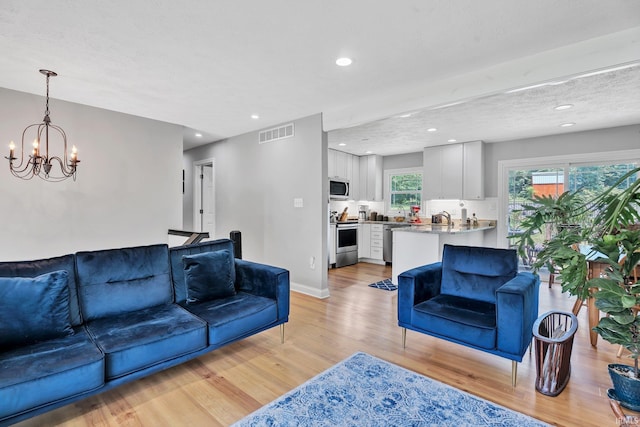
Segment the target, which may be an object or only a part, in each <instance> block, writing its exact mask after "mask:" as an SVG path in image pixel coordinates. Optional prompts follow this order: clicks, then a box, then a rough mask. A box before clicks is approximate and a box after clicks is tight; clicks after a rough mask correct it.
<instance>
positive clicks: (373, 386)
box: [234, 353, 549, 427]
mask: <svg viewBox="0 0 640 427" xmlns="http://www.w3.org/2000/svg"><path fill="white" fill-rule="evenodd" d="M247 426H271V427H276V426H333V427H337V426H367V427H370V426H385V427H386V426H438V427H440V426H456V427H461V426H473V427H478V426H503V427H505V426H518V427H534V426H535V427H538V426H549V424H545V423H543V422H540V421H538V420H536V419H534V418H531V417H528V416H526V415H524V414H521V413H519V412H514V411H512V410H510V409H507V408H505V407H503V406H499V405H496V404H495V403H491V402H489V401H486V400H483V399H481V398H479V397H475V396H473V395H471V394H468V393H466V392H464V391H461V390H458V389H455V388H453V387H450V386H448V385H446V384H442V383H440V382H438V381H435V380H432V379H429V378H427V377H424V376H422V375H419V374H416V373H415V372H412V371H409V370H407V369H404V368H402V367H400V366H396V365H393V364H391V363H388V362H385V361H384V360H380V359H377V358H375V357H373V356H370V355H368V354H366V353H355V354H354V355H352V356H351V357H349V358H348V359H346V360H343V361H342V362H340V363H338V364H337V365H335V366H333V367H331V368H329V369H328V370H326V371H324V372H323V373H321V374H319V375H317V376H316V377H314V378H312V379H310V380H309V381H307V382H306V383H304V384H302V385H301V386H299V387H297V388H295V389H293V390H292V391H290V392H289V393H287V394H285V395H284V396H282V397H280V398H279V399H277V400H275V401H273V402H271V403H270V404H268V405H266V406H264V407H262V408H260V409H258V410H257V411H256V412H254V413H252V414H250V415H249V416H247V417H246V418H244V419H242V420H240V421H238V422H237V423H236V424H234V427H247Z"/></svg>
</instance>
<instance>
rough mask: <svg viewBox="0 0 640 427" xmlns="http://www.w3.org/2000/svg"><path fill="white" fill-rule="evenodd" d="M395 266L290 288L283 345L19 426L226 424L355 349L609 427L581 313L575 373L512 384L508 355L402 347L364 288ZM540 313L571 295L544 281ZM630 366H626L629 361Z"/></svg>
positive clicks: (258, 339)
mask: <svg viewBox="0 0 640 427" xmlns="http://www.w3.org/2000/svg"><path fill="white" fill-rule="evenodd" d="M390 276H391V268H390V267H384V266H378V265H372V264H363V263H361V264H357V265H355V266H349V267H344V268H340V269H335V270H331V271H330V274H329V282H330V293H331V297H330V298H328V299H325V300H319V299H316V298H312V297H309V296H306V295H302V294H297V293H295V292H293V293H292V294H291V315H290V319H289V323H287V324H286V327H285V331H286V332H285V333H286V336H285V343H284V344H280V336H279V331H278V328H275V329H272V330H269V331H265V332H263V333H261V334H258V335H257V336H254V337H251V338H248V339H245V340H243V341H241V342H238V343H235V344H232V345H229V346H227V347H225V348H222V349H219V350H217V351H214V352H212V353H210V354H208V355H205V356H202V357H200V358H198V359H195V360H193V361H190V362H187V363H185V364H183V365H180V366H177V367H174V368H171V369H169V370H167V371H164V372H161V373H158V374H155V375H153V376H151V377H148V378H145V379H142V380H138V381H135V382H133V383H130V384H126V385H123V386H121V387H119V388H117V389H114V390H112V391H109V392H106V393H103V394H100V395H97V396H94V397H91V398H88V399H85V400H83V401H81V402H78V403H76V404H72V405H68V406H66V407H63V408H60V409H58V410H55V411H52V412H49V413H47V414H43V415H41V416H39V417H35V418H32V419H30V420H26V421H24V422H23V423H20V424H19V425H20V426H53V425H63V426H218V425H222V426H226V425H229V424H231V423H233V422H235V421H237V420H239V419H241V418H242V417H244V416H246V415H247V414H249V413H251V412H253V411H254V410H256V409H258V408H260V407H261V406H263V405H265V404H267V403H269V402H270V401H272V400H274V399H276V398H277V397H279V396H281V395H282V394H284V393H285V392H287V391H289V390H291V389H292V388H294V387H296V386H298V385H300V384H302V383H303V382H305V381H306V380H308V379H309V378H311V377H313V376H315V375H316V374H318V373H320V372H322V371H324V370H325V369H327V368H329V367H330V366H332V365H334V364H335V363H337V362H339V361H341V360H343V359H344V358H346V357H348V356H350V355H351V354H353V353H354V352H357V351H364V352H366V353H369V354H371V355H373V356H376V357H379V358H382V359H385V360H387V361H390V362H392V363H395V364H397V365H400V366H403V367H405V368H408V369H411V370H413V371H416V372H419V373H421V374H424V375H426V376H428V377H431V378H433V379H436V380H439V381H441V382H444V383H447V384H450V385H452V386H454V387H457V388H459V389H462V390H466V391H468V392H470V393H473V394H475V395H478V396H481V397H483V398H485V399H488V400H491V401H493V402H496V403H498V404H501V405H503V406H506V407H508V408H512V409H514V410H517V411H520V412H523V413H526V414H528V415H531V416H533V417H536V418H538V419H540V420H543V421H546V422H548V423H550V424H555V425H561V426H599V427H601V426H615V425H616V422H615V419H614V417H613V415H612V412H611V410H610V409H609V406H608V399H607V397H606V392H607V389H608V388H609V387H610V380H609V378H608V374H607V364H608V363H611V362H616V361H618V360H619V359H616V356H615V355H616V350H617V349H616V348H615V347H613V346H611V345H609V344H608V343H606V342H602V341H600V342H599V344H598V347H597V348H593V347H591V345H590V344H589V339H588V334H587V326H586V325H587V318H586V309H583V311H582V312H581V313H580V314H579V316H578V318H579V322H580V327H579V329H578V332H577V334H576V337H575V341H574V348H573V353H572V358H571V360H572V368H573V371H572V376H571V380H570V382H569V385H568V386H567V388H566V389H565V390H564V391H563V392H562V394H560V395H559V396H557V397H548V396H544V395H542V394H540V393H537V392H536V391H535V386H534V379H535V375H536V373H535V362H534V355H533V354H531V355H529V354H527V355H526V356H525V359H524V361H523V363H521V364H520V365H519V370H518V385H517V387H516V388H515V389H514V388H512V387H511V362H510V361H509V360H506V359H503V358H500V357H497V356H492V355H489V354H485V353H483V352H480V351H476V350H471V349H467V348H466V347H462V346H458V345H454V344H451V343H448V342H445V341H442V340H438V339H434V338H431V337H428V336H426V335H422V334H419V333H416V332H412V331H408V332H407V348H406V349H403V348H402V344H401V332H400V328H399V327H398V326H397V317H396V302H397V292H388V291H383V290H379V289H374V288H369V287H368V286H367V285H368V284H369V283H371V282H374V281H377V280H380V279H383V278H385V277H390ZM540 297H541V298H540V299H541V307H540V313H541V314H542V313H544V312H546V311H548V310H549V309H562V310H567V311H569V310H570V309H571V306H572V303H573V300H572V299H569V298H568V297H567V296H566V295H564V294H562V293H561V292H560V288H559V287H557V285H556V286H554V287H553V288H552V289H548V288H547V286H546V283H544V284H543V286H541V288H540ZM625 363H626V362H625Z"/></svg>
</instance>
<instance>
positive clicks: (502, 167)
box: [496, 149, 640, 248]
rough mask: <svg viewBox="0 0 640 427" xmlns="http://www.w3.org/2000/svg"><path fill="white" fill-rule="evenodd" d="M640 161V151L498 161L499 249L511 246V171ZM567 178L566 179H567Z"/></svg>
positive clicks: (497, 243)
mask: <svg viewBox="0 0 640 427" xmlns="http://www.w3.org/2000/svg"><path fill="white" fill-rule="evenodd" d="M637 161H640V149H632V150H619V151H603V152H597V153H579V154H566V155H560V156H547V157H532V158H528V159H512V160H500V161H498V220H497V242H496V246H497V247H499V248H506V247H508V245H509V242H508V239H507V233H508V230H507V215H508V213H509V212H508V208H507V203H508V201H509V198H508V197H509V188H508V185H509V170H510V169H531V168H536V167H567V166H575V165H580V164H583V163H594V162H603V163H608V162H620V163H624V162H637ZM565 178H566V177H565Z"/></svg>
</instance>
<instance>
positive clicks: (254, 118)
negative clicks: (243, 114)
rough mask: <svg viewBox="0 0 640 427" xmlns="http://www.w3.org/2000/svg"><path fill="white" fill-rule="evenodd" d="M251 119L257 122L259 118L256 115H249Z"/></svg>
mask: <svg viewBox="0 0 640 427" xmlns="http://www.w3.org/2000/svg"><path fill="white" fill-rule="evenodd" d="M251 118H252V119H253V120H258V119H259V118H260V116H259V115H257V114H252V115H251Z"/></svg>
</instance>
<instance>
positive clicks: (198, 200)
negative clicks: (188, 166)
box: [193, 158, 216, 239]
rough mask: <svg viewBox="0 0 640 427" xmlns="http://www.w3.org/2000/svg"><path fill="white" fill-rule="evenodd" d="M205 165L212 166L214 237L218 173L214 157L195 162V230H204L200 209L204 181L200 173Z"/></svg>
mask: <svg viewBox="0 0 640 427" xmlns="http://www.w3.org/2000/svg"><path fill="white" fill-rule="evenodd" d="M204 165H211V167H212V170H213V172H212V174H211V181H212V182H211V191H212V194H211V200H212V203H213V216H214V221H213V228H214V229H213V230H211V231H210V236H209V237H210V238H211V239H213V238H214V236H213V235H211V233H215V217H216V214H215V212H216V174H215V170H216V162H215V159H214V158H208V159H202V160H197V161H195V162H193V228H194V230H193V231H201V230H202V225H201V224H202V222H201V218H202V217H201V214H200V209H201V205H200V204H201V202H202V201H201V198H200V195H201V192H202V188H201V187H202V183H201V181H200V174H201V168H202V166H204Z"/></svg>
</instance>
